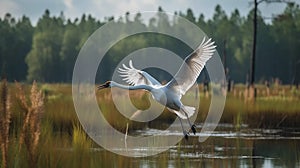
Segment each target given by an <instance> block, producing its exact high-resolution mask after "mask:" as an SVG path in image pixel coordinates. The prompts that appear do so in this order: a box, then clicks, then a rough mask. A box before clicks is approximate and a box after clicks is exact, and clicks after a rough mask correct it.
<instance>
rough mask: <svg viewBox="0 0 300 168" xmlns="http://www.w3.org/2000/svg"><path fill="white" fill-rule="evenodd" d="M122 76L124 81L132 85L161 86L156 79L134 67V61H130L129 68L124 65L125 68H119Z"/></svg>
mask: <svg viewBox="0 0 300 168" xmlns="http://www.w3.org/2000/svg"><path fill="white" fill-rule="evenodd" d="M119 73H120V76H121V77H123V80H124V81H126V82H127V83H128V84H130V85H133V86H135V85H150V86H154V85H159V86H160V85H161V84H160V83H159V82H158V81H157V80H156V79H155V78H153V77H152V76H151V75H149V74H148V73H147V72H145V71H142V70H138V69H136V68H134V66H133V65H132V61H131V60H130V61H129V67H127V66H126V65H124V64H123V68H119Z"/></svg>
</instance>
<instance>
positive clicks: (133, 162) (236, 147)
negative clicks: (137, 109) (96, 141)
mask: <svg viewBox="0 0 300 168" xmlns="http://www.w3.org/2000/svg"><path fill="white" fill-rule="evenodd" d="M178 127H180V125H178ZM197 127H198V129H200V128H201V126H197ZM178 130H180V129H178ZM134 134H136V135H138V136H152V135H164V136H182V132H178V131H174V132H172V131H166V130H159V129H150V128H148V129H144V130H138V131H135V132H134ZM199 136H205V135H201V134H200V133H198V134H196V135H193V134H190V136H189V139H188V141H187V140H185V139H182V140H181V141H180V142H179V143H178V144H176V145H174V146H169V147H168V148H169V149H168V150H166V151H164V152H162V153H160V154H157V155H153V156H144V157H143V155H144V154H146V153H147V152H148V150H156V149H155V148H140V149H136V148H135V149H128V148H118V149H115V150H126V151H127V152H135V153H136V154H137V155H140V156H141V157H125V156H120V155H117V154H114V153H113V152H109V151H107V150H105V149H103V148H93V150H92V151H93V152H95V153H97V155H98V156H100V157H101V158H107V159H103V160H102V165H103V166H108V167H120V166H123V167H128V166H130V167H142V168H148V167H149V168H150V167H168V168H173V167H265V168H269V167H300V130H299V129H298V130H297V129H288V128H286V129H250V128H248V127H247V126H246V125H242V126H241V127H240V128H239V129H238V130H237V128H235V127H234V126H233V125H231V124H219V125H218V127H217V129H216V130H215V131H214V132H213V133H212V134H211V135H210V137H209V138H208V139H207V140H206V141H204V142H199V141H198V139H199Z"/></svg>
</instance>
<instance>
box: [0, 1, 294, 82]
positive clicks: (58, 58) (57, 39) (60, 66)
mask: <svg viewBox="0 0 300 168" xmlns="http://www.w3.org/2000/svg"><path fill="white" fill-rule="evenodd" d="M163 11H164V10H163V8H162V7H159V8H158V12H157V14H156V15H155V16H154V17H153V18H150V19H149V21H147V20H143V19H142V14H141V13H137V14H136V15H134V16H133V17H132V16H130V15H131V14H130V13H129V12H127V13H126V15H125V18H119V19H117V20H115V19H114V17H107V18H106V19H105V20H104V22H100V21H98V20H96V19H95V18H93V17H92V16H91V15H85V14H83V15H82V17H81V18H80V19H78V18H77V19H75V20H74V21H71V20H68V19H67V20H66V19H65V17H64V16H63V14H61V15H60V16H58V17H57V16H52V15H51V14H50V11H49V10H46V11H45V13H44V14H43V16H42V17H41V18H40V19H39V20H38V22H37V25H36V26H34V27H33V26H32V25H31V23H30V20H29V18H27V17H25V16H23V17H22V18H21V19H20V20H18V21H16V19H15V18H13V17H12V16H11V15H10V14H6V15H5V17H4V19H3V20H1V19H0V34H1V39H0V73H1V75H6V76H7V77H8V79H10V80H15V79H16V80H26V79H27V80H28V81H32V80H38V81H40V82H71V79H72V71H73V67H74V64H75V60H76V58H77V55H78V52H79V50H80V48H81V47H82V45H83V44H84V43H85V42H86V40H87V39H88V37H89V36H90V35H91V34H92V33H93V32H94V31H95V30H97V29H98V28H100V27H101V26H102V25H103V24H105V23H107V22H109V21H111V22H112V23H113V24H115V25H116V26H115V28H113V29H111V31H110V32H107V36H110V35H112V34H114V33H115V32H116V31H120V30H128V29H129V28H130V27H129V25H134V27H135V28H136V30H138V29H140V28H146V29H148V30H157V29H160V30H165V31H168V30H169V29H170V28H173V27H176V31H178V33H179V34H180V33H184V34H186V35H187V36H188V37H194V34H193V33H192V32H190V31H189V30H186V29H184V27H180V22H178V21H177V20H176V19H174V18H175V17H174V18H169V16H168V15H167V14H165V13H163ZM175 15H179V16H181V17H184V18H186V19H187V20H189V21H191V22H193V23H195V24H196V25H197V26H199V28H201V29H202V30H204V32H205V33H207V35H208V36H209V37H212V38H213V40H214V41H216V44H217V46H218V47H217V50H218V52H219V54H220V56H221V58H222V59H223V55H224V54H225V53H226V67H228V68H229V73H230V77H231V79H233V80H235V81H237V82H245V80H246V75H247V73H248V72H249V67H250V56H251V48H252V38H253V36H252V33H253V26H252V24H253V21H252V19H253V11H250V12H249V14H248V15H247V16H246V17H243V16H241V15H240V12H239V10H238V9H236V10H234V11H233V12H232V13H231V14H229V15H228V14H226V13H225V11H224V10H223V9H222V7H221V6H220V5H217V6H216V7H215V11H214V14H213V17H212V18H211V19H205V17H204V15H203V14H200V16H199V17H197V16H195V15H194V13H193V11H192V10H191V9H187V11H186V12H185V13H184V12H178V13H177V12H176V13H175ZM131 18H133V19H131ZM299 20H300V8H299V6H298V5H297V4H294V3H289V4H288V5H287V6H286V9H285V10H284V12H283V13H282V14H280V15H278V16H276V17H275V18H274V19H273V20H272V22H271V23H266V21H265V20H264V19H263V16H261V14H260V12H259V13H258V36H257V38H258V40H257V54H256V55H257V56H256V57H257V61H256V63H257V66H256V67H257V69H256V81H264V80H270V79H271V78H279V79H280V80H282V81H283V82H284V83H291V82H292V81H293V82H295V83H299V82H300V79H299V78H300V75H299V74H300V63H299V61H300V57H299V54H298V53H300V47H299V45H300V41H299V39H300V21H299ZM131 31H135V30H131ZM103 38H105V37H103ZM156 46H159V47H162V48H166V49H168V50H170V51H173V52H175V53H176V54H178V55H180V56H181V57H186V56H187V55H188V54H189V53H190V50H189V49H188V48H186V47H185V46H184V45H183V44H180V42H179V41H178V40H177V39H174V38H170V37H167V36H164V35H160V34H150V33H148V34H147V33H145V34H139V35H134V36H131V37H128V38H125V39H124V40H121V41H120V42H118V43H117V44H116V45H115V46H113V47H112V48H111V49H110V50H109V51H108V53H107V54H106V55H105V58H104V59H103V61H102V62H103V64H101V65H100V68H103V69H105V73H101V72H103V71H100V75H98V76H101V79H98V80H97V81H99V80H100V81H104V80H106V79H109V78H110V77H111V74H112V72H111V70H112V69H113V68H114V67H115V66H116V65H117V64H118V62H119V61H120V60H122V59H123V58H124V57H125V56H127V55H128V54H129V53H131V52H133V51H135V50H138V49H141V48H144V47H156ZM100 47H101V46H99V48H100ZM25 57H26V58H25ZM297 62H298V63H297ZM278 67H281V68H278ZM157 74H158V75H157V76H160V74H159V73H157ZM162 76H163V77H165V76H164V75H162ZM159 78H162V77H161V76H160V77H159Z"/></svg>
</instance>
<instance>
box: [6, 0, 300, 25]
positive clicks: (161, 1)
mask: <svg viewBox="0 0 300 168" xmlns="http://www.w3.org/2000/svg"><path fill="white" fill-rule="evenodd" d="M252 1H253V0H172V1H171V0H118V1H117V0H0V16H1V17H3V16H4V15H5V13H11V14H12V15H13V17H16V18H20V17H21V16H22V15H26V16H29V17H30V19H31V21H32V22H33V23H34V24H35V23H36V21H37V20H38V18H39V17H41V16H42V14H43V13H44V11H45V9H49V10H50V13H51V14H52V15H59V13H60V12H61V11H63V12H64V14H65V16H66V17H67V18H71V19H74V18H76V17H79V18H80V17H81V15H82V14H83V13H86V14H92V16H93V17H96V18H97V19H100V20H103V19H104V17H107V16H114V17H115V18H118V17H119V16H121V15H124V14H125V13H126V12H127V11H129V12H130V13H136V12H143V11H156V10H157V9H158V6H161V7H162V8H163V9H164V11H166V12H170V13H174V12H175V11H182V12H186V10H187V9H188V8H191V9H192V11H193V12H194V14H195V16H196V17H198V16H199V15H200V13H203V14H204V16H205V18H206V19H208V18H211V17H212V15H213V13H214V9H215V6H216V5H217V4H220V5H221V6H222V8H223V9H224V10H225V11H226V13H227V14H228V15H229V14H230V13H231V12H232V11H233V10H234V9H236V8H237V9H238V10H239V11H240V13H241V15H243V16H245V15H247V13H248V12H249V10H251V8H253V5H252V4H250V3H249V2H252ZM295 1H297V2H298V3H300V0H295ZM284 8H285V4H280V3H274V4H265V3H262V4H260V5H259V9H260V10H261V11H262V14H263V16H265V17H271V16H272V15H276V14H278V13H281V12H282V11H283V10H284Z"/></svg>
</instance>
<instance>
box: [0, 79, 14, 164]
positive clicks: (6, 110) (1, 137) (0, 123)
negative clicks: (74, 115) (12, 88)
mask: <svg viewBox="0 0 300 168" xmlns="http://www.w3.org/2000/svg"><path fill="white" fill-rule="evenodd" d="M0 102H1V112H0V117H1V119H0V143H1V152H2V167H3V168H6V167H7V163H8V144H9V123H10V118H11V111H10V104H11V103H10V97H9V95H8V88H7V81H6V79H3V80H2V86H1V100H0Z"/></svg>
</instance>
